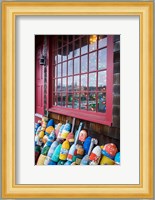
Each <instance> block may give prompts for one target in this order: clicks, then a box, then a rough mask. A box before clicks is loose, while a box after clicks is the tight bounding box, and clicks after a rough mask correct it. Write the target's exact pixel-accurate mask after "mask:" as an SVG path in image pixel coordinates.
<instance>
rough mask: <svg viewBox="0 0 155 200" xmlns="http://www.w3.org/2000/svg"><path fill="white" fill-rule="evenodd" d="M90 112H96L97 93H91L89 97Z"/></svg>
mask: <svg viewBox="0 0 155 200" xmlns="http://www.w3.org/2000/svg"><path fill="white" fill-rule="evenodd" d="M88 110H91V111H96V93H89V95H88Z"/></svg>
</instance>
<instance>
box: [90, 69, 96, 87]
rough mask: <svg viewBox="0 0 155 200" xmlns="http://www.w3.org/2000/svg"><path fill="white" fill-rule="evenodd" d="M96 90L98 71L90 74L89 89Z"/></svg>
mask: <svg viewBox="0 0 155 200" xmlns="http://www.w3.org/2000/svg"><path fill="white" fill-rule="evenodd" d="M92 90H96V73H90V74H89V91H92Z"/></svg>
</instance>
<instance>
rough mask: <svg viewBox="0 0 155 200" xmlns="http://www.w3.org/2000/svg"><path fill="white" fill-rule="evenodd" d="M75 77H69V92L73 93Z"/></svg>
mask: <svg viewBox="0 0 155 200" xmlns="http://www.w3.org/2000/svg"><path fill="white" fill-rule="evenodd" d="M72 85H73V77H68V91H72Z"/></svg>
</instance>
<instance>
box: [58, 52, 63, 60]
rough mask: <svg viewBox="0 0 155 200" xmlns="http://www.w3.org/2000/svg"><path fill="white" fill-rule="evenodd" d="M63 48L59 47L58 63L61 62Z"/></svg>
mask: <svg viewBox="0 0 155 200" xmlns="http://www.w3.org/2000/svg"><path fill="white" fill-rule="evenodd" d="M61 57H62V56H61V49H58V63H60V62H61Z"/></svg>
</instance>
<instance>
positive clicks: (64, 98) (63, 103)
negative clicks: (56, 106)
mask: <svg viewBox="0 0 155 200" xmlns="http://www.w3.org/2000/svg"><path fill="white" fill-rule="evenodd" d="M66 104H67V97H66V93H62V106H64V107H66Z"/></svg>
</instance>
